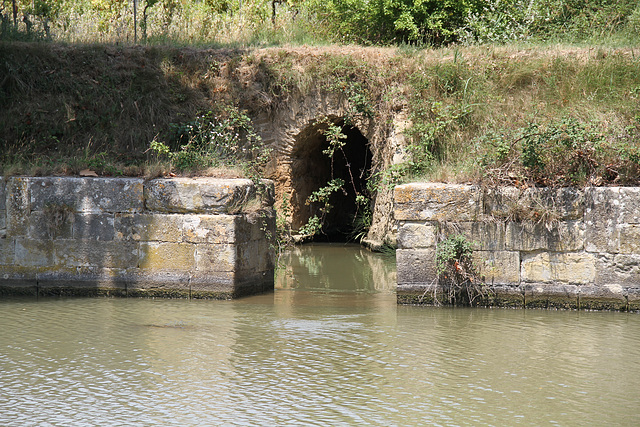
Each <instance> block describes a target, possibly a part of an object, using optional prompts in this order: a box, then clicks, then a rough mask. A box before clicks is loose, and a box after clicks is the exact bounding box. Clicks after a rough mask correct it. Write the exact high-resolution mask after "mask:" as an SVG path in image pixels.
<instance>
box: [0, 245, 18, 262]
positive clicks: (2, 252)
mask: <svg viewBox="0 0 640 427" xmlns="http://www.w3.org/2000/svg"><path fill="white" fill-rule="evenodd" d="M15 247H16V242H15V240H14V239H0V266H1V265H14V263H15V255H16V253H15Z"/></svg>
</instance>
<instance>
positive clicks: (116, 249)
mask: <svg viewBox="0 0 640 427" xmlns="http://www.w3.org/2000/svg"><path fill="white" fill-rule="evenodd" d="M53 249H54V251H55V256H54V262H53V263H52V264H51V269H52V271H53V270H55V269H64V268H66V267H94V268H99V269H102V268H127V267H135V266H136V265H137V263H138V258H139V254H138V245H137V243H135V242H118V241H101V240H95V241H92V240H77V239H72V240H55V241H54V242H53Z"/></svg>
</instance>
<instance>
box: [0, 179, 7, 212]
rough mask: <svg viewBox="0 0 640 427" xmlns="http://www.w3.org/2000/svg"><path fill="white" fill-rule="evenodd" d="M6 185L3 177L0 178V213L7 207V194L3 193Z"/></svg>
mask: <svg viewBox="0 0 640 427" xmlns="http://www.w3.org/2000/svg"><path fill="white" fill-rule="evenodd" d="M6 183H7V181H6V179H5V178H4V177H3V176H0V211H3V210H5V209H7V205H6V199H7V194H6V192H5V191H4V187H5V185H6Z"/></svg>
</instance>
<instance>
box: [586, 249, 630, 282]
mask: <svg viewBox="0 0 640 427" xmlns="http://www.w3.org/2000/svg"><path fill="white" fill-rule="evenodd" d="M595 269H596V280H595V284H596V285H597V286H603V285H622V286H635V287H638V288H640V253H637V254H633V255H626V254H617V255H615V254H597V255H596V263H595Z"/></svg>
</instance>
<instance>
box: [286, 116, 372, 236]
mask: <svg viewBox="0 0 640 427" xmlns="http://www.w3.org/2000/svg"><path fill="white" fill-rule="evenodd" d="M331 123H332V124H334V125H336V126H338V127H339V128H340V129H341V132H342V134H344V135H345V136H346V138H344V139H343V141H344V145H343V146H342V148H341V149H338V150H335V154H334V156H333V168H332V165H331V158H330V157H329V155H328V154H327V153H325V152H323V151H326V150H327V149H328V148H329V146H330V144H329V141H328V140H327V138H326V136H325V135H324V133H325V131H326V129H327V128H328V125H327V124H326V123H314V124H312V125H310V126H308V127H307V128H306V129H305V130H303V131H302V132H300V134H299V135H298V138H296V149H295V150H294V152H293V156H292V186H293V195H292V199H291V205H292V206H291V207H292V227H293V229H294V230H295V229H300V228H301V227H303V226H304V225H305V224H306V223H307V221H309V218H312V217H313V216H314V215H321V213H322V211H321V207H322V204H321V203H318V202H312V203H307V200H308V198H309V196H310V195H311V194H312V193H313V192H314V191H317V190H319V189H321V188H323V187H326V186H327V184H328V183H329V182H330V181H331V180H332V179H341V180H342V181H344V185H343V186H342V188H341V189H340V190H338V191H335V192H333V193H332V195H331V197H330V199H329V200H330V204H331V206H332V207H331V209H330V210H329V211H328V212H327V213H326V214H325V215H324V221H323V227H322V231H321V232H320V233H318V234H317V235H316V236H314V238H313V240H316V241H331V242H338V241H348V240H352V239H353V238H354V234H355V233H354V231H355V232H357V231H358V230H360V228H359V227H360V226H361V225H362V222H363V215H366V214H367V211H368V206H366V205H358V203H356V196H357V195H363V196H365V197H366V198H367V200H369V199H370V197H369V193H368V190H367V180H368V178H369V175H370V171H371V161H372V157H373V156H372V153H371V150H370V148H369V141H368V140H367V138H366V137H365V136H364V135H363V134H362V133H361V132H360V130H359V129H358V128H357V127H355V126H352V125H350V124H345V120H344V119H343V118H334V119H332V120H331ZM368 204H370V201H368ZM365 221H366V219H365ZM360 231H361V230H360Z"/></svg>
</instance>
